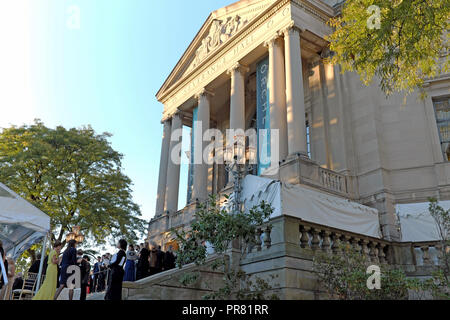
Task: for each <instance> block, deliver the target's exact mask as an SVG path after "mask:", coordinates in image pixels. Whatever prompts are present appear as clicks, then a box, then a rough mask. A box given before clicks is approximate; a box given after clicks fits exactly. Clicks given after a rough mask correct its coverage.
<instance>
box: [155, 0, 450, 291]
mask: <svg viewBox="0 0 450 320" xmlns="http://www.w3.org/2000/svg"><path fill="white" fill-rule="evenodd" d="M340 2H341V1H324V2H322V1H318V0H242V1H239V2H236V3H234V4H232V5H230V6H228V7H225V8H222V9H219V10H217V11H215V12H213V13H211V15H210V16H209V18H208V19H207V21H206V22H205V24H204V25H203V26H202V28H201V30H200V31H199V33H198V34H197V36H196V38H195V39H194V40H193V41H192V43H191V44H190V46H189V47H188V48H187V50H186V52H185V54H184V55H183V56H182V58H181V59H180V61H179V62H178V64H177V65H176V66H175V68H174V69H173V71H172V73H171V74H170V76H169V77H168V78H167V80H166V81H165V83H164V84H163V86H162V87H161V89H160V90H159V92H158V93H157V99H158V100H159V101H160V102H161V103H163V104H164V112H163V117H162V123H163V125H164V136H163V142H162V151H161V165H160V176H159V183H158V195H157V207H156V210H155V217H154V218H153V219H152V220H151V222H150V226H149V240H150V241H151V242H155V243H157V244H160V245H162V246H163V247H164V246H165V245H166V244H168V243H171V242H172V241H173V239H172V235H171V234H170V232H168V231H169V230H170V228H174V227H175V228H187V227H189V223H190V221H191V219H192V216H193V213H194V211H195V206H196V203H195V201H192V203H189V204H187V206H186V207H185V209H183V210H177V209H178V190H179V188H180V186H179V172H180V165H179V164H176V163H173V161H171V160H170V159H169V158H170V155H171V154H172V153H173V152H175V151H176V150H175V148H176V144H177V143H178V142H179V139H178V140H176V139H175V140H174V138H173V135H172V134H173V133H174V132H176V129H178V128H180V127H181V126H182V125H185V126H189V127H193V109H194V108H195V107H198V112H199V115H198V116H199V117H200V119H202V121H203V123H204V124H205V125H206V127H209V128H217V129H218V130H220V131H222V132H223V131H225V129H227V128H233V129H243V130H246V129H249V128H252V127H254V125H255V113H256V65H257V63H259V62H260V61H261V60H262V59H264V58H265V57H267V56H268V58H269V76H268V79H267V81H268V84H269V97H268V100H269V104H270V127H271V128H276V129H279V132H280V140H279V156H280V157H279V159H280V161H281V165H280V170H279V171H278V173H277V174H276V175H275V176H271V177H272V178H275V179H279V180H281V181H284V182H289V183H300V184H306V185H309V186H311V187H314V188H316V189H318V190H321V191H323V192H325V193H331V194H335V195H338V196H341V197H343V198H346V199H350V200H353V201H357V202H360V203H362V204H365V205H368V206H371V207H374V208H376V209H377V210H378V211H379V218H380V225H381V228H382V233H383V238H384V240H383V241H390V246H391V248H392V247H393V243H397V244H398V241H400V240H401V235H400V232H399V228H398V222H397V219H396V212H395V205H396V204H398V203H411V202H425V201H427V200H428V198H429V197H435V198H438V199H440V200H449V199H450V165H449V163H448V162H447V159H446V158H445V159H444V155H445V154H444V153H443V150H442V148H441V141H440V135H439V131H438V126H437V122H436V115H435V110H434V105H433V102H434V101H435V100H436V99H439V98H442V97H446V96H448V94H449V92H450V78H449V76H448V75H443V76H442V77H440V78H438V79H433V80H430V81H429V82H428V83H427V87H426V91H427V97H426V98H425V99H420V98H419V94H418V93H413V94H411V95H409V96H407V97H406V98H405V97H404V96H403V95H402V94H396V95H393V96H392V97H389V98H388V99H387V98H386V97H385V96H384V94H383V93H382V92H381V90H380V89H379V88H378V86H377V84H376V81H375V82H374V84H372V85H370V86H364V85H363V84H362V83H361V81H360V80H359V77H358V76H357V75H355V74H352V73H345V74H341V73H340V67H339V66H333V65H329V64H326V63H324V59H323V58H324V57H326V56H327V55H328V54H329V52H328V50H327V42H326V41H325V40H324V37H325V36H326V35H327V34H330V32H331V31H332V30H331V29H330V27H329V26H328V25H327V24H326V22H327V21H328V19H329V18H331V17H333V16H335V15H336V14H338V12H339V3H340ZM171 135H172V140H171ZM180 139H181V138H180ZM195 143H196V145H198V144H197V143H198V141H195ZM200 145H202V144H201V142H200ZM193 180H194V183H193V186H192V187H193V195H194V196H193V198H192V199H193V200H194V199H196V198H198V199H199V200H203V199H205V198H206V197H207V195H208V194H209V193H229V192H230V191H231V185H230V183H229V179H228V177H227V173H226V171H225V168H224V166H223V165H221V164H212V165H199V166H195V170H194V177H193ZM181 187H182V188H184V187H187V186H181ZM286 219H287V220H286V221H288V220H289V219H288V218H287V217H286ZM292 223H293V226H294V227H289V225H288V224H283V228H285V229H286V230H288V229H290V228H293V230H294V232H296V234H295V236H296V237H297V236H298V237H300V236H301V235H300V234H298V228H299V223H298V221H297V222H292ZM324 224H326V222H324ZM295 230H297V231H295ZM285 236H286V235H285V234H283V236H281V238H280V239H282V240H280V241H281V242H282V244H280V246H276V245H273V246H272V248H271V249H270V250H271V252H272V253H271V254H272V257H271V258H270V259H267V260H264V262H263V261H261V262H257V261H256V260H255V261H253V262H251V263H247V262H245V263H244V268H247V269H248V270H250V269H251V270H258V271H255V272H259V273H264V272H266V271H269V270H272V271H273V270H279V271H277V272H280V279H282V282H283V285H282V287H283V288H284V289H283V290H284V291H283V297H285V298H294V297H296V298H302V297H304V298H314V297H315V298H318V296H317V295H315V293H314V292H316V291H317V290H316V291H315V289H314V290H313V287H314V284H312V282H310V276H309V272H310V265H311V259H309V258H307V257H305V256H304V255H305V253H304V252H303V251H304V250H303V249H304V248H300V247H299V239H300V238H295V239H293V240H292V241H293V243H290V242H289V241H291V240H289V241H288V240H287V238H286V237H285ZM288 238H289V237H288ZM286 241H287V242H286ZM358 241H359V240H358ZM399 246H400V245H399ZM396 247H398V246H396ZM273 248H278V249H279V250H278V251H276V250H275V249H273ZM282 248H284V249H282ZM289 248H291V249H292V250H291V249H289ZM288 249H289V250H288ZM274 250H275V251H274ZM302 250H303V251H302ZM390 250H393V249H390ZM398 250H400V249H398ZM398 250H397V251H398ZM405 250H406V251H405ZM405 250H403V249H402V250H400V251H399V252H402V254H401V256H402V257H404V259H406V260H402V259H403V258H402V259H399V258H398V257H397V261H396V264H400V265H402V264H408V263H405V262H404V261H407V260H408V258H407V256H408V253H407V252H409V251H408V250H410V247H409V249H405ZM411 250H412V249H411ZM405 252H406V253H405ZM387 253H388V252H386V254H387ZM258 254H259V256H260V257H261V253H258ZM299 255H300V257H299ZM302 255H303V256H302ZM390 255H391V256H394V253H392V252H391V253H390ZM255 259H256V258H255ZM258 259H259V258H258ZM411 265H414V263H411ZM280 270H282V271H280ZM300 275H301V276H300ZM299 279H301V280H299ZM299 281H300V283H301V285H298V282H299ZM294 283H296V284H295V285H294Z"/></svg>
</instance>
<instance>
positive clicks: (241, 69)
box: [227, 62, 250, 75]
mask: <svg viewBox="0 0 450 320" xmlns="http://www.w3.org/2000/svg"><path fill="white" fill-rule="evenodd" d="M236 70H237V71H239V72H240V73H241V74H246V73H247V72H249V71H250V68H249V67H247V66H245V65H243V64H240V63H239V62H236V63H235V64H234V65H232V66H231V67H230V68H229V69H228V70H227V74H229V75H231V74H232V73H233V72H234V71H236Z"/></svg>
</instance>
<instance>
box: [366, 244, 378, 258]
mask: <svg viewBox="0 0 450 320" xmlns="http://www.w3.org/2000/svg"><path fill="white" fill-rule="evenodd" d="M368 247H369V261H371V262H373V263H377V259H376V258H377V255H376V253H375V243H374V242H373V241H370V242H369V245H368Z"/></svg>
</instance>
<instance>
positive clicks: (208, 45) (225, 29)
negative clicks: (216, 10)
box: [189, 15, 248, 71]
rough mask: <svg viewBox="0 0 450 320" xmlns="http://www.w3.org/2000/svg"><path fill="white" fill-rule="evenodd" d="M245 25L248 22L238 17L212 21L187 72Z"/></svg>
mask: <svg viewBox="0 0 450 320" xmlns="http://www.w3.org/2000/svg"><path fill="white" fill-rule="evenodd" d="M247 23H248V20H244V19H242V18H241V17H240V16H239V15H236V16H231V17H228V18H226V19H224V20H218V19H214V20H213V22H212V25H211V28H210V29H209V33H208V35H207V36H206V38H204V39H203V40H202V44H201V45H200V47H199V48H198V49H197V51H196V52H195V58H194V61H193V62H192V64H191V66H190V67H189V71H190V70H192V69H194V68H195V67H197V66H198V65H199V64H200V63H201V62H202V61H203V60H204V59H205V58H206V56H207V55H208V54H209V53H210V52H212V51H214V50H215V49H217V48H218V47H219V46H220V45H222V44H223V43H225V42H226V41H228V39H230V38H231V37H232V36H234V35H235V34H236V33H237V32H238V31H239V30H241V28H242V27H243V26H245V25H246V24H247Z"/></svg>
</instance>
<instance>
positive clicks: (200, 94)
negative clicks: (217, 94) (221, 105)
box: [194, 88, 214, 100]
mask: <svg viewBox="0 0 450 320" xmlns="http://www.w3.org/2000/svg"><path fill="white" fill-rule="evenodd" d="M194 97H195V99H197V100H199V99H200V98H201V97H206V98H211V97H214V93H213V92H212V91H209V90H207V89H206V88H202V89H201V90H200V91H199V92H197V93H196V94H195V95H194Z"/></svg>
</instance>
